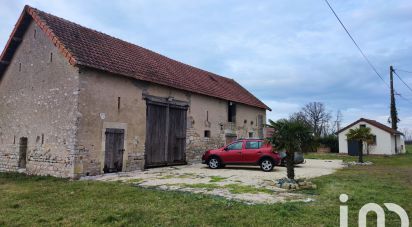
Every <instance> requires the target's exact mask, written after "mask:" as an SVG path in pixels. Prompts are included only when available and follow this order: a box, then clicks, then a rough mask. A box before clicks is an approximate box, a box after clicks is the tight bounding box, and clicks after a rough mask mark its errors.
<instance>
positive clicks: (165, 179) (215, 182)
mask: <svg viewBox="0 0 412 227" xmlns="http://www.w3.org/2000/svg"><path fill="white" fill-rule="evenodd" d="M343 167H344V165H343V164H342V161H340V160H314V159H308V160H307V162H306V163H305V164H302V165H299V166H297V167H296V168H295V175H296V177H297V178H313V177H318V176H323V175H327V174H331V173H333V172H334V171H336V170H337V169H339V168H343ZM284 177H286V168H284V167H276V168H275V169H274V171H272V172H263V171H261V170H260V169H259V167H254V166H226V167H225V168H222V169H217V170H213V169H209V168H208V167H207V166H206V165H203V164H191V165H185V166H173V167H163V168H153V169H148V170H146V171H134V172H127V173H116V174H105V175H101V176H94V177H85V178H82V179H86V180H87V179H88V180H100V181H121V182H124V183H131V184H133V185H135V186H138V187H147V188H158V189H160V190H176V191H185V192H191V193H202V194H208V195H215V196H222V197H225V198H227V199H232V200H238V201H243V202H246V203H248V204H262V203H266V204H272V203H277V202H285V201H311V200H313V198H312V197H310V196H308V195H303V194H299V193H294V192H291V191H287V190H285V189H280V188H277V187H276V186H275V180H277V179H281V178H284Z"/></svg>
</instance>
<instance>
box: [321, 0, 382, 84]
mask: <svg viewBox="0 0 412 227" xmlns="http://www.w3.org/2000/svg"><path fill="white" fill-rule="evenodd" d="M325 2H326V4H328V6H329V8H330V10H332V12H333V14H334V15H335V17H336V19H338V21H339V23H340V24H341V25H342V27H343V29H345V31H346V34H348V36H349V38H350V39H351V40H352V42H353V43H354V44H355V46H356V47H357V48H358V50H359V52H360V53H361V54H362V56H363V58H364V59H365V60H366V62H367V63H368V65H369V66H370V67H371V68H372V70H373V71H374V72H375V73H376V75H377V76H378V77H379V78H380V79H381V80H382V81H383V83H384V84H385V85H386V86H387V87H388V88H389V84H388V83H386V81H385V80H384V79H383V77H382V76H381V74H379V72H378V71H377V70H376V68H375V66H373V64H372V63H371V62H370V61H369V59H368V57H366V55H365V54H364V53H363V51H362V49H361V48H360V47H359V45H358V44H357V43H356V41H355V39H354V38H353V37H352V35H351V34H350V33H349V31H348V29H346V27H345V25H344V24H343V23H342V21H341V20H340V18H339V17H338V15H337V14H336V13H335V10H333V8H332V6H331V5H330V4H329V2H328V0H325Z"/></svg>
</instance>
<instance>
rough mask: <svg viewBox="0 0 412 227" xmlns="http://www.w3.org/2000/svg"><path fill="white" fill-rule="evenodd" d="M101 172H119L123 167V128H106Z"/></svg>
mask: <svg viewBox="0 0 412 227" xmlns="http://www.w3.org/2000/svg"><path fill="white" fill-rule="evenodd" d="M105 134H106V144H105V153H104V154H105V156H104V168H103V172H105V173H113V172H121V171H122V168H123V153H124V129H116V128H107V129H106V133H105Z"/></svg>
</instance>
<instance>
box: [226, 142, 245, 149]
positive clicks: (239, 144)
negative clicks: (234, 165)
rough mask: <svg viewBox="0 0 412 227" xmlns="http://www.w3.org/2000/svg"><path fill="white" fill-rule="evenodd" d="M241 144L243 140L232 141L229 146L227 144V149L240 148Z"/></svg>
mask: <svg viewBox="0 0 412 227" xmlns="http://www.w3.org/2000/svg"><path fill="white" fill-rule="evenodd" d="M242 144H243V142H237V143H232V144H230V145H229V146H227V149H228V150H242Z"/></svg>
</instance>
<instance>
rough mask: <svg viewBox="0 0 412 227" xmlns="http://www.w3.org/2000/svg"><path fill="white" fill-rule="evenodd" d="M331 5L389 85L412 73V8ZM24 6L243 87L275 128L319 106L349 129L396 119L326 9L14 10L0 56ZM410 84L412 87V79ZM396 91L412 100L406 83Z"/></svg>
mask: <svg viewBox="0 0 412 227" xmlns="http://www.w3.org/2000/svg"><path fill="white" fill-rule="evenodd" d="M330 2H331V4H332V6H333V7H334V8H335V10H336V12H337V13H338V14H339V16H340V18H341V19H342V21H343V22H344V23H345V25H346V26H347V27H348V29H349V30H350V32H351V34H352V35H353V36H354V38H355V39H356V40H357V42H358V44H359V45H360V46H361V48H362V49H363V50H364V52H365V53H366V54H367V56H368V57H369V59H370V60H371V61H372V63H373V64H374V65H375V66H376V68H377V69H378V71H379V73H380V74H381V75H382V76H383V77H384V79H385V81H386V82H387V83H388V81H389V76H388V69H389V65H394V66H395V68H396V67H398V68H403V69H406V70H412V65H411V63H410V59H412V17H411V16H410V15H411V13H412V2H411V1H409V0H395V1H390V2H389V1H386V0H376V1H367V0H349V1H337V0H330ZM24 4H30V5H33V6H34V7H38V8H39V9H41V10H44V11H47V12H50V13H53V14H56V15H58V16H60V17H63V18H66V19H69V20H72V21H74V22H76V23H79V24H82V25H84V26H86V27H90V28H93V29H96V30H99V31H102V32H105V33H107V34H109V35H112V36H115V37H118V38H121V39H124V40H127V41H129V42H132V43H135V44H138V45H141V46H143V47H146V48H148V49H151V50H154V51H156V52H159V53H161V54H164V55H166V56H169V57H171V58H174V59H176V60H180V61H182V62H185V63H188V64H191V65H194V66H196V67H199V68H202V69H205V70H208V71H212V72H214V73H217V74H220V75H224V76H227V77H230V78H233V79H235V80H237V81H238V82H240V83H241V84H242V85H243V86H244V87H246V88H247V89H248V90H250V91H251V92H252V93H253V94H255V95H256V96H257V97H258V98H260V99H262V100H264V101H265V103H267V104H268V105H269V106H270V107H271V108H272V109H273V111H272V112H270V113H268V117H270V118H273V119H277V118H282V117H287V116H288V115H289V114H291V113H292V112H294V111H296V110H298V109H299V107H300V106H303V105H304V104H305V103H308V102H311V101H320V102H324V103H325V104H326V105H327V107H328V109H330V110H331V111H333V112H336V111H337V110H338V109H340V110H342V113H343V115H344V120H345V123H349V122H351V121H353V120H356V119H357V118H360V117H366V118H372V119H376V120H379V121H383V123H384V122H385V121H386V119H387V116H388V115H389V91H388V88H387V87H386V85H385V84H384V83H382V81H381V80H380V79H379V78H378V77H377V75H376V74H375V73H374V72H373V71H372V70H371V69H370V67H369V66H368V65H367V64H366V63H365V61H364V59H363V58H362V56H361V55H360V54H359V52H358V51H357V49H356V47H355V46H354V45H353V43H352V42H351V40H350V39H349V38H348V37H347V35H346V33H345V32H344V30H343V29H342V28H341V27H340V25H339V23H338V22H337V20H336V18H334V16H333V14H332V13H331V12H330V10H329V9H328V7H327V5H326V4H325V3H324V2H322V1H312V0H302V1H270V0H262V1H258V2H256V1H250V0H249V1H246V0H236V1H235V0H228V1H218V0H207V1H190V0H173V1H172V0H169V1H168V0H162V1H161V0H151V1H148V0H147V1H146V0H137V1H135V0H124V1H116V2H107V1H97V0H93V1H87V2H85V1H81V0H73V1H52V0H45V1H34V0H33V1H32V0H30V1H24V0H19V1H10V2H8V3H7V4H3V6H4V7H2V8H0V15H1V16H0V34H1V35H0V46H2V45H4V44H5V43H6V41H7V39H8V35H9V34H10V32H11V30H12V28H13V26H14V24H15V23H16V21H17V18H18V16H19V14H20V12H21V10H22V8H23V6H24ZM400 75H401V76H402V77H403V78H404V80H405V81H407V82H408V83H409V84H410V85H412V74H406V73H400ZM395 88H396V90H397V92H398V93H401V94H402V95H403V96H406V97H411V98H412V93H410V91H409V90H408V89H407V88H406V87H405V86H404V85H403V84H402V83H400V82H399V81H398V80H397V79H395ZM397 104H398V111H399V116H400V118H401V120H402V121H401V123H400V127H409V128H411V129H412V121H411V120H410V119H411V118H412V105H411V104H410V103H408V102H406V101H403V100H402V99H399V98H398V103H397ZM403 119H404V120H403Z"/></svg>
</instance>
